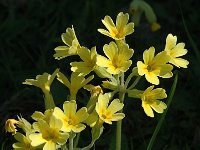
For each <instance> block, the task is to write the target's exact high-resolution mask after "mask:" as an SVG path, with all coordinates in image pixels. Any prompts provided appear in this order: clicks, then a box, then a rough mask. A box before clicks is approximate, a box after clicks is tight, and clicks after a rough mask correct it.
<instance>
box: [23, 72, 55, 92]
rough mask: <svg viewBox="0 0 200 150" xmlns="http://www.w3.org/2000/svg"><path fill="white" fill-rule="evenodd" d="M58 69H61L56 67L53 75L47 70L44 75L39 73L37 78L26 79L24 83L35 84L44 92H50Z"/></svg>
mask: <svg viewBox="0 0 200 150" xmlns="http://www.w3.org/2000/svg"><path fill="white" fill-rule="evenodd" d="M58 71H59V69H56V70H55V71H54V73H53V74H52V75H50V74H48V73H46V72H45V73H43V74H42V75H37V76H36V79H26V80H25V82H23V84H27V85H34V86H36V87H39V88H41V89H42V91H43V92H44V93H49V92H50V86H51V84H52V82H53V80H54V78H55V77H56V74H57V73H58Z"/></svg>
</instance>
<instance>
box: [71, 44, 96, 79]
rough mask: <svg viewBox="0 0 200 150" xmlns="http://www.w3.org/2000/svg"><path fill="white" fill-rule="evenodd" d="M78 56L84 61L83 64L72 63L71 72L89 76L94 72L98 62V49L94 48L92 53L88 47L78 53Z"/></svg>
mask: <svg viewBox="0 0 200 150" xmlns="http://www.w3.org/2000/svg"><path fill="white" fill-rule="evenodd" d="M78 55H79V56H80V58H81V59H82V60H83V62H72V63H70V65H71V66H72V67H71V70H72V71H73V72H78V73H80V75H87V74H89V73H90V72H91V71H93V70H94V67H95V66H96V61H97V52H96V47H93V48H92V49H91V51H90V50H89V49H87V48H86V47H82V48H81V49H80V50H79V51H78Z"/></svg>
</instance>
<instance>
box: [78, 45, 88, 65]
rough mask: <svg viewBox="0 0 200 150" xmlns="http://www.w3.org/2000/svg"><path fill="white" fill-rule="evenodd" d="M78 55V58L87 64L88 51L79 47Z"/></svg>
mask: <svg viewBox="0 0 200 150" xmlns="http://www.w3.org/2000/svg"><path fill="white" fill-rule="evenodd" d="M78 55H79V56H80V58H81V59H82V60H83V61H85V62H87V61H90V59H91V58H90V50H89V49H87V48H86V47H81V48H80V49H79V51H78Z"/></svg>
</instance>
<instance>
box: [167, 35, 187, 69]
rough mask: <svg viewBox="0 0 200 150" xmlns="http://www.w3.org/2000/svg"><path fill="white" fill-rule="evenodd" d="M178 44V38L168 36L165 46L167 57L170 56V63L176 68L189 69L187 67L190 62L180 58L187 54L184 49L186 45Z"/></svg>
mask: <svg viewBox="0 0 200 150" xmlns="http://www.w3.org/2000/svg"><path fill="white" fill-rule="evenodd" d="M176 43H177V37H176V36H173V35H172V34H168V36H167V38H166V45H165V51H166V52H167V55H169V56H170V60H169V63H171V64H173V65H175V66H176V67H179V68H180V67H182V68H187V65H188V64H189V62H188V61H187V60H185V59H183V58H180V56H183V55H185V54H186V53H187V50H186V49H185V48H184V47H185V44H184V43H178V44H176Z"/></svg>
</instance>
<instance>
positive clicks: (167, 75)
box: [159, 64, 173, 78]
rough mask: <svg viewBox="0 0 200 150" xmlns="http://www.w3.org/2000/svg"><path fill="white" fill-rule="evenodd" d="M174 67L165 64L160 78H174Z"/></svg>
mask: <svg viewBox="0 0 200 150" xmlns="http://www.w3.org/2000/svg"><path fill="white" fill-rule="evenodd" d="M172 69H173V66H172V65H170V64H164V65H162V66H161V67H160V73H159V76H160V77H163V78H171V77H172V76H173V73H172Z"/></svg>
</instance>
